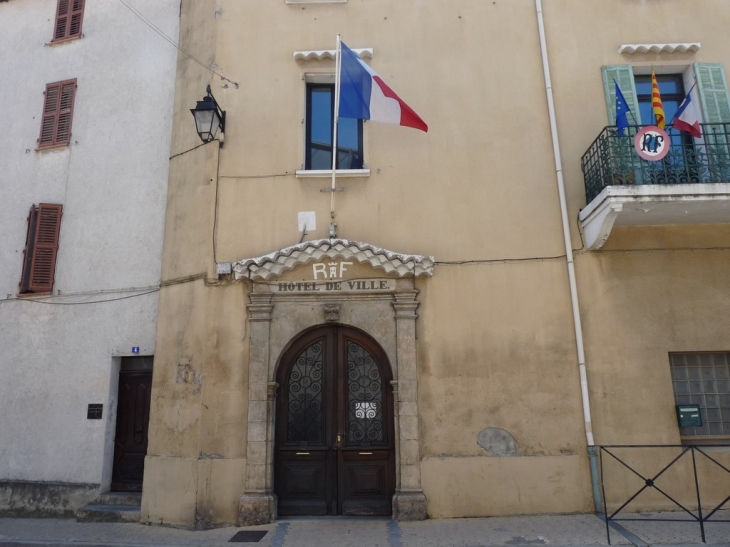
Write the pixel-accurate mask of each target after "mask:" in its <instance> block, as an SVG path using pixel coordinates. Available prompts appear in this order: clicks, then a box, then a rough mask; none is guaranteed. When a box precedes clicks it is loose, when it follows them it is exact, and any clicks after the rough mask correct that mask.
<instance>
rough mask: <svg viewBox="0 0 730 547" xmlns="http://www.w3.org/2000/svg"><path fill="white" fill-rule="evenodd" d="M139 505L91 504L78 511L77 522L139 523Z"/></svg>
mask: <svg viewBox="0 0 730 547" xmlns="http://www.w3.org/2000/svg"><path fill="white" fill-rule="evenodd" d="M139 514H140V507H139V506H138V505H99V504H93V503H90V504H89V505H85V506H84V507H82V508H80V509H77V510H76V521H77V522H139Z"/></svg>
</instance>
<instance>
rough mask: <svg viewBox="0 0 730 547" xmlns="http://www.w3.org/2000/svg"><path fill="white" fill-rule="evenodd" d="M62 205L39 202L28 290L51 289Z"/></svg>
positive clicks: (42, 290) (47, 290)
mask: <svg viewBox="0 0 730 547" xmlns="http://www.w3.org/2000/svg"><path fill="white" fill-rule="evenodd" d="M62 213H63V206H62V205H57V204H53V203H40V204H39V205H38V213H37V216H36V230H35V238H34V241H33V253H32V255H33V256H32V263H31V268H30V276H29V277H30V279H29V282H28V291H29V292H51V291H53V277H54V273H55V271H56V255H57V253H58V236H59V233H60V232H61V215H62Z"/></svg>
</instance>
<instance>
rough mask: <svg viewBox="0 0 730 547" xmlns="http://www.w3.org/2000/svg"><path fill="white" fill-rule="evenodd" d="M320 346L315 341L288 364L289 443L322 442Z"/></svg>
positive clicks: (321, 361)
mask: <svg viewBox="0 0 730 547" xmlns="http://www.w3.org/2000/svg"><path fill="white" fill-rule="evenodd" d="M322 349H323V344H322V342H321V341H318V342H315V343H314V344H312V345H311V346H309V347H308V348H307V349H305V350H304V351H303V352H302V353H301V354H299V357H298V358H297V360H296V361H295V363H294V365H293V366H292V370H291V374H290V375H289V400H288V406H287V408H288V420H287V441H289V442H310V443H317V442H324V438H323V435H322V433H323V428H322V425H323V422H324V420H323V410H324V408H323V404H322V381H323V374H322V363H323V356H322Z"/></svg>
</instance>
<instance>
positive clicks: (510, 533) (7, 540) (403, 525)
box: [0, 513, 730, 547]
mask: <svg viewBox="0 0 730 547" xmlns="http://www.w3.org/2000/svg"><path fill="white" fill-rule="evenodd" d="M636 516H637V517H642V516H644V517H648V516H653V517H661V518H669V519H677V518H683V516H682V515H680V514H676V513H671V514H663V515H657V514H654V515H649V514H643V515H642V514H640V515H636ZM239 531H243V532H251V531H260V532H265V534H264V535H263V537H262V538H261V539H260V541H258V542H257V543H251V542H248V543H245V544H248V545H253V544H255V545H260V546H261V547H323V546H337V547H450V546H454V547H457V546H458V547H481V546H497V545H500V546H514V545H530V546H535V545H537V546H539V545H551V546H560V545H565V546H578V545H586V546H588V545H607V544H608V542H607V541H606V525H605V523H604V522H603V521H602V520H601V519H599V518H598V517H597V516H595V515H560V516H529V517H492V518H472V519H450V520H427V521H424V522H400V523H398V522H395V521H392V520H390V519H386V518H347V517H322V518H316V517H312V518H291V519H281V520H278V521H276V522H275V523H273V524H269V525H265V526H254V527H249V528H216V529H213V530H207V531H197V532H196V531H189V530H180V529H175V528H166V527H161V526H145V525H142V524H102V523H88V524H87V523H77V522H76V521H75V520H72V519H0V547H14V546H18V547H20V546H23V547H27V546H34V547H43V546H53V547H56V546H59V545H75V546H79V547H96V546H99V547H112V546H122V547H141V546H145V547H149V546H155V545H160V546H164V547H170V546H192V547H205V546H215V545H218V546H220V545H229V546H230V547H233V546H234V545H236V543H230V540H231V539H232V538H233V537H234V535H236V534H237V533H238V532H239ZM705 531H706V534H707V544H708V545H724V546H727V547H730V523H708V524H706V528H705ZM611 543H612V544H613V545H637V546H638V547H644V546H646V545H673V546H681V545H697V544H700V545H701V544H702V543H701V537H700V527H699V525H698V524H697V523H692V522H620V523H613V524H612V529H611Z"/></svg>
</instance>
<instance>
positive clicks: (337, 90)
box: [330, 34, 342, 236]
mask: <svg viewBox="0 0 730 547" xmlns="http://www.w3.org/2000/svg"><path fill="white" fill-rule="evenodd" d="M341 43H342V41H341V39H340V35H339V34H338V35H337V49H336V50H335V109H334V122H335V125H334V130H333V132H332V189H331V191H330V193H331V194H332V195H331V197H330V217H331V218H332V228H334V220H335V192H336V191H337V174H336V172H337V127H338V125H339V122H340V71H341V67H342V46H341ZM332 233H334V230H330V236H331V235H332Z"/></svg>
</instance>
